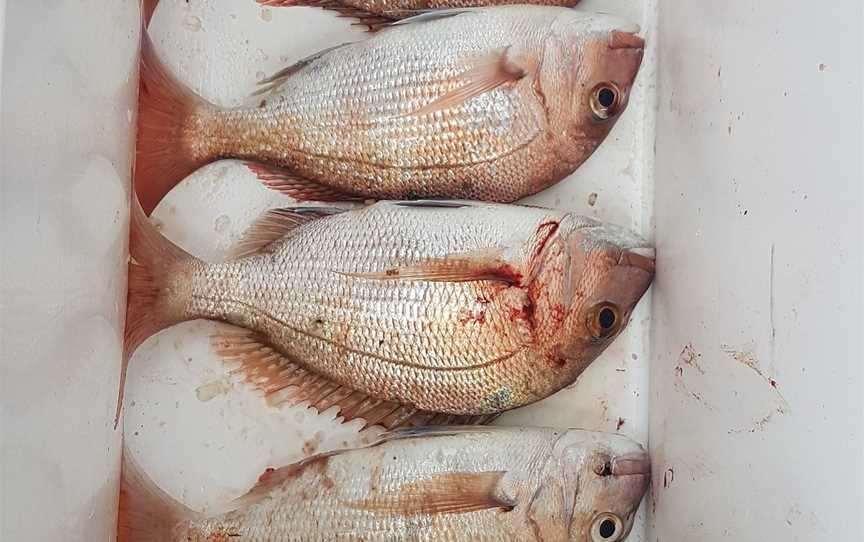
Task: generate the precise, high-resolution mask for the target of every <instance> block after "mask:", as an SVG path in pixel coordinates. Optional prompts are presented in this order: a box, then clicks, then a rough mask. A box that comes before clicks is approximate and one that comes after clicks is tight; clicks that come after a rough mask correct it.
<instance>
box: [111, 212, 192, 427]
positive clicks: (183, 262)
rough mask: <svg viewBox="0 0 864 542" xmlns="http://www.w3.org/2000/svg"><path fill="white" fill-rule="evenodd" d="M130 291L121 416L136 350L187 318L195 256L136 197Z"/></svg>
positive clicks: (127, 301) (133, 217) (122, 378)
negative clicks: (163, 229) (171, 238)
mask: <svg viewBox="0 0 864 542" xmlns="http://www.w3.org/2000/svg"><path fill="white" fill-rule="evenodd" d="M129 254H130V256H131V257H132V259H133V260H134V262H130V263H129V276H128V294H127V300H126V329H125V331H124V338H123V366H122V369H121V373H120V397H119V399H118V400H117V417H115V419H114V425H115V427H116V426H117V421H118V419H119V416H120V410H121V408H122V407H123V390H124V388H125V384H126V368H127V365H128V364H129V359H130V358H131V357H132V353H133V352H134V351H135V349H136V348H138V346H139V345H140V344H141V343H142V342H144V341H145V340H146V339H147V338H148V337H150V336H151V335H154V334H155V333H157V332H158V331H160V330H162V329H164V328H166V327H168V326H171V325H173V324H176V323H177V322H180V321H182V320H184V319H185V318H184V310H185V303H186V301H187V299H186V298H184V296H183V295H182V293H183V292H185V291H186V288H185V287H184V286H185V285H186V284H187V283H188V281H189V279H190V264H191V263H192V262H194V261H195V258H194V257H193V256H191V255H190V254H188V253H187V252H186V251H184V250H183V249H181V248H180V247H178V246H177V245H175V244H174V243H172V242H171V241H169V240H168V239H166V238H165V237H164V236H163V235H162V234H161V233H159V232H158V231H157V230H156V228H155V227H154V226H153V224H151V223H150V220H149V219H148V218H147V217H146V216H145V215H144V211H143V210H142V209H141V206H140V205H139V204H138V202H137V200H135V199H134V198H133V202H132V218H131V222H130V226H129Z"/></svg>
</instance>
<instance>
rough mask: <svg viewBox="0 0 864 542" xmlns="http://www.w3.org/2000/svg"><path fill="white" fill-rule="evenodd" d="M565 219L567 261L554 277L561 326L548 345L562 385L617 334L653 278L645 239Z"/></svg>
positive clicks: (593, 222) (609, 226)
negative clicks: (556, 283) (559, 370)
mask: <svg viewBox="0 0 864 542" xmlns="http://www.w3.org/2000/svg"><path fill="white" fill-rule="evenodd" d="M570 218H571V219H572V221H571V222H570V223H569V224H567V226H568V227H567V228H566V230H567V231H566V233H565V234H564V239H563V242H564V244H565V247H566V259H565V260H563V262H562V263H563V265H561V266H558V267H557V269H560V270H561V272H560V275H559V276H558V277H556V278H557V279H558V280H560V282H559V283H558V284H559V287H558V288H556V290H557V295H556V298H557V300H558V302H559V304H560V307H561V309H560V310H559V311H558V312H559V313H561V314H562V317H561V324H560V325H557V324H556V326H555V329H556V331H555V333H554V335H552V336H551V341H550V343H549V344H548V346H549V347H550V348H551V349H550V350H549V355H550V356H551V358H550V359H554V360H555V364H556V365H557V366H558V367H560V368H561V372H560V378H561V382H560V383H559V384H561V385H568V384H570V383H572V382H573V380H575V378H576V377H577V376H578V375H579V374H580V373H581V372H582V371H583V370H584V369H585V368H586V367H587V366H588V365H589V364H590V363H591V362H592V361H593V360H594V359H596V358H597V356H599V355H600V353H601V352H603V350H605V349H606V347H607V346H608V345H609V344H610V343H611V342H612V341H613V340H614V339H615V337H617V336H618V335H619V334H620V333H621V331H622V330H623V329H624V327H625V326H626V324H627V322H628V320H629V318H630V315H631V313H632V312H633V309H634V308H635V307H636V304H637V303H638V302H639V300H640V299H641V298H642V295H643V294H644V293H645V291H646V290H647V289H648V287H649V286H650V285H651V281H652V279H653V278H654V249H653V248H651V247H650V246H649V245H648V243H647V242H646V241H645V240H644V239H642V238H641V237H639V236H638V235H636V234H635V233H634V232H632V231H630V230H627V229H626V228H622V227H620V226H616V225H613V224H606V223H602V222H599V221H596V220H593V219H590V218H586V217H577V216H575V215H570ZM564 225H565V224H564V222H562V227H563V226H564Z"/></svg>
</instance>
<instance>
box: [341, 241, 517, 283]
mask: <svg viewBox="0 0 864 542" xmlns="http://www.w3.org/2000/svg"><path fill="white" fill-rule="evenodd" d="M349 275H350V276H353V277H358V278H365V279H371V280H418V281H429V282H473V281H479V280H490V281H498V282H503V283H506V284H518V283H519V282H520V281H521V279H522V274H521V273H520V272H519V270H517V269H515V268H514V267H513V266H512V265H511V264H509V263H507V262H506V261H504V260H503V259H502V257H501V251H500V250H497V249H493V250H485V251H478V252H470V253H462V254H453V255H451V256H445V257H442V258H433V259H429V260H424V261H422V262H418V263H412V264H406V265H397V266H394V267H391V268H388V269H384V270H382V271H373V272H369V273H349Z"/></svg>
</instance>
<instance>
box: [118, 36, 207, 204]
mask: <svg viewBox="0 0 864 542" xmlns="http://www.w3.org/2000/svg"><path fill="white" fill-rule="evenodd" d="M141 39H142V43H141V85H140V91H139V96H138V142H137V153H136V161H135V191H136V192H137V194H138V199H139V200H140V201H141V207H143V208H144V212H145V213H146V214H148V215H149V214H150V213H151V212H152V211H153V209H154V208H155V207H156V205H157V204H158V203H159V202H160V201H161V200H162V198H163V197H165V194H167V193H168V192H169V191H170V190H171V189H172V188H174V186H176V185H177V183H179V182H180V181H182V180H183V178H184V177H186V176H188V175H189V174H191V173H192V172H193V171H195V170H196V169H198V168H199V167H201V166H202V165H204V164H206V163H207V162H209V161H210V159H211V157H208V156H203V157H202V156H197V155H196V154H195V153H194V152H193V148H194V146H193V145H191V144H190V143H191V140H190V138H192V137H195V132H194V127H195V123H194V122H190V120H191V117H193V116H195V115H206V114H207V113H208V111H210V110H212V108H213V106H212V105H210V104H208V103H207V102H206V101H205V100H204V99H203V98H201V97H200V96H198V95H197V94H195V93H194V92H193V91H192V90H190V89H189V88H187V87H186V86H185V85H183V83H181V82H179V81H177V79H175V78H174V76H172V75H171V73H169V72H168V70H167V68H166V67H165V66H164V65H163V64H162V62H161V61H160V60H159V58H158V57H157V56H156V51H155V49H154V47H153V42H152V41H150V37H149V36H148V35H147V32H143V35H142V38H141Z"/></svg>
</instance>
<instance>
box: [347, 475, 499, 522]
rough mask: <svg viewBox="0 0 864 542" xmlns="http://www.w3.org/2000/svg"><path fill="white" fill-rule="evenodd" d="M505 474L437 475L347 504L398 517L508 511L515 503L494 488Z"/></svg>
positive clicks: (496, 487)
mask: <svg viewBox="0 0 864 542" xmlns="http://www.w3.org/2000/svg"><path fill="white" fill-rule="evenodd" d="M505 474H506V472H505V471H492V472H477V473H462V472H458V473H446V474H437V475H434V476H432V477H431V478H429V479H426V480H420V481H417V482H410V483H407V484H404V485H403V486H401V487H400V488H398V489H396V490H394V491H392V492H384V493H383V494H381V495H380V496H375V497H372V498H369V499H365V500H363V501H358V502H353V503H350V504H349V506H351V507H352V508H358V509H361V510H368V511H371V512H377V513H381V514H387V515H399V516H408V515H421V514H422V515H434V514H464V513H467V512H476V511H478V510H489V509H496V508H498V509H504V510H512V509H513V508H514V507H515V506H516V503H515V502H513V501H512V499H510V498H507V497H505V496H503V494H502V492H501V490H500V489H499V487H498V486H499V484H500V482H501V479H502V478H503V477H504V475H505Z"/></svg>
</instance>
